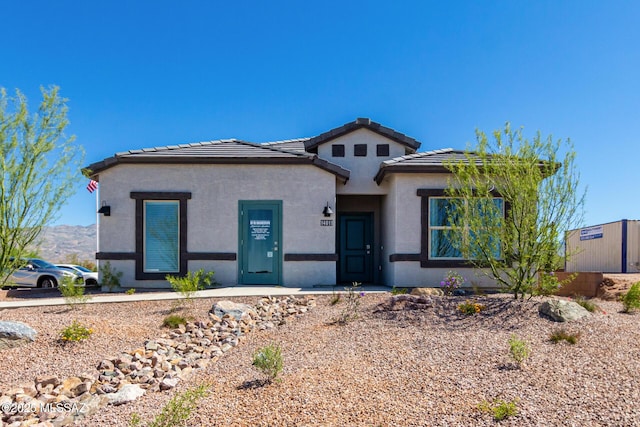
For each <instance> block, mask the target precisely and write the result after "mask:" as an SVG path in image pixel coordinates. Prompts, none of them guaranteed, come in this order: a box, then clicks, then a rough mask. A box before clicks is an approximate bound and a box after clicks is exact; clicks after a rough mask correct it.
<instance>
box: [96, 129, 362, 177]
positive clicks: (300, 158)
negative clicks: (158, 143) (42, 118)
mask: <svg viewBox="0 0 640 427" xmlns="http://www.w3.org/2000/svg"><path fill="white" fill-rule="evenodd" d="M287 142H291V141H287ZM283 145H284V144H283ZM292 148H295V147H292ZM122 163H130V164H143V163H164V164H185V163H187V164H197V163H199V164H312V165H315V166H317V167H319V168H321V169H324V170H326V171H328V172H330V173H332V174H334V175H336V176H337V177H340V178H342V179H343V180H344V181H345V182H346V181H347V180H348V179H349V174H350V172H349V171H348V170H347V169H344V168H342V167H340V166H338V165H335V164H333V163H330V162H327V161H326V160H322V159H320V158H318V156H317V155H315V154H310V153H304V152H300V151H299V150H295V149H285V148H284V147H283V148H280V147H279V146H278V145H277V144H274V143H271V144H254V143H251V142H246V141H240V140H237V139H222V140H216V141H208V142H196V143H191V144H181V145H170V146H166V147H154V148H145V149H141V150H130V151H125V152H121V153H116V154H115V155H114V156H113V157H109V158H107V159H104V160H102V161H100V162H96V163H93V164H91V165H89V166H88V167H87V169H89V170H90V171H91V172H90V173H91V176H92V177H93V178H94V179H96V180H99V179H98V178H99V177H98V174H99V173H100V172H102V171H104V170H106V169H109V168H111V167H113V166H115V165H117V164H122Z"/></svg>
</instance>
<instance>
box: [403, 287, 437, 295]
mask: <svg viewBox="0 0 640 427" xmlns="http://www.w3.org/2000/svg"><path fill="white" fill-rule="evenodd" d="M411 295H421V296H431V295H435V296H440V295H444V292H443V291H442V289H439V288H413V290H412V291H411Z"/></svg>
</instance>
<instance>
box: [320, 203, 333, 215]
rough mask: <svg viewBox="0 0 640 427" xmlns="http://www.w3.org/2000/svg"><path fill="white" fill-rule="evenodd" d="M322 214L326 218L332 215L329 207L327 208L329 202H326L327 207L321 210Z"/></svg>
mask: <svg viewBox="0 0 640 427" xmlns="http://www.w3.org/2000/svg"><path fill="white" fill-rule="evenodd" d="M322 214H323V215H324V216H326V217H330V216H331V215H333V210H332V209H331V206H329V202H327V205H326V206H325V207H324V209H322Z"/></svg>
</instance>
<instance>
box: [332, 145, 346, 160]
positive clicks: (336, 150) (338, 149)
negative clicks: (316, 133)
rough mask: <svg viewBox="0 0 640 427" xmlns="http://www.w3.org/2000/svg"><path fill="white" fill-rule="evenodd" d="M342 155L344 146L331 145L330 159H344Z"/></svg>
mask: <svg viewBox="0 0 640 427" xmlns="http://www.w3.org/2000/svg"><path fill="white" fill-rule="evenodd" d="M344 153H345V149H344V144H331V156H332V157H344Z"/></svg>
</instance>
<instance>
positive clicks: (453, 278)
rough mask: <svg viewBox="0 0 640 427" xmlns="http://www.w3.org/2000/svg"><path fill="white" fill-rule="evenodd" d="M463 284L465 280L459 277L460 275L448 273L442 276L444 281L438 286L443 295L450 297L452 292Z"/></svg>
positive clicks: (452, 272)
mask: <svg viewBox="0 0 640 427" xmlns="http://www.w3.org/2000/svg"><path fill="white" fill-rule="evenodd" d="M464 282H465V279H464V277H462V276H461V275H460V273H456V272H455V271H449V272H447V274H446V275H445V276H444V279H443V280H442V281H441V282H440V286H442V290H443V291H444V293H445V295H452V294H453V291H455V290H456V289H458V288H459V287H460V286H462V285H463V284H464Z"/></svg>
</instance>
